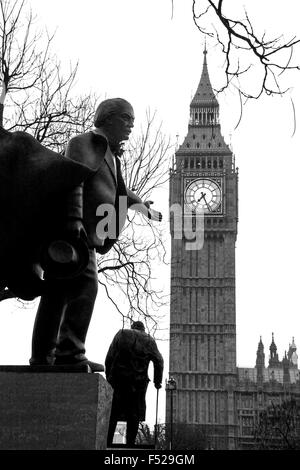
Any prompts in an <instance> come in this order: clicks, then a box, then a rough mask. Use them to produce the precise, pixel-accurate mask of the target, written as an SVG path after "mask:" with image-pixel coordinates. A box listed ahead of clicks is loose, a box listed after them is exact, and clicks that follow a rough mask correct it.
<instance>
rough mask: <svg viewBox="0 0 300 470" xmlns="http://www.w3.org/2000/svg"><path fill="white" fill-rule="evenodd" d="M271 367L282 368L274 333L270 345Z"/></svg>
mask: <svg viewBox="0 0 300 470" xmlns="http://www.w3.org/2000/svg"><path fill="white" fill-rule="evenodd" d="M269 367H280V362H279V359H278V354H277V346H276V344H275V342H274V333H272V342H271V344H270V359H269Z"/></svg>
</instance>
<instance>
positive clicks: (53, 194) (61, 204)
mask: <svg viewBox="0 0 300 470" xmlns="http://www.w3.org/2000/svg"><path fill="white" fill-rule="evenodd" d="M93 174H94V170H91V169H90V168H89V167H87V166H86V165H84V164H81V163H77V162H75V161H73V160H71V159H69V158H67V157H64V156H61V155H60V154H58V153H56V152H53V151H52V150H49V149H47V148H45V147H44V146H43V145H41V144H40V143H39V142H38V141H37V140H36V139H35V138H34V137H32V136H31V135H30V134H28V133H26V132H8V131H6V130H4V129H3V128H1V127H0V286H1V287H2V288H4V287H8V288H10V289H11V290H12V291H13V292H14V294H15V295H16V296H17V297H21V298H23V299H32V298H34V297H36V296H38V295H40V294H41V293H42V291H43V285H44V281H42V280H41V279H40V277H39V276H38V274H37V273H36V271H35V270H34V264H35V262H36V253H37V248H38V246H39V245H40V244H41V243H42V241H43V240H46V239H49V238H51V236H53V235H54V234H55V232H56V231H57V230H59V227H60V226H61V224H62V221H63V219H64V211H65V210H66V196H67V194H68V193H69V191H70V190H72V189H73V188H75V187H76V186H78V185H79V184H80V183H81V182H83V181H85V180H86V179H87V178H88V177H90V176H91V175H93Z"/></svg>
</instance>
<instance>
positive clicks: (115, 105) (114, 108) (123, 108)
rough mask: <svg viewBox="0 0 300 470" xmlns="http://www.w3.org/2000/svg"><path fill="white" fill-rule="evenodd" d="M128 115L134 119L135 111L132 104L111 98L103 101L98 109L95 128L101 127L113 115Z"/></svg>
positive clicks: (121, 99)
mask: <svg viewBox="0 0 300 470" xmlns="http://www.w3.org/2000/svg"><path fill="white" fill-rule="evenodd" d="M122 113H126V114H129V115H130V116H132V118H134V111H133V107H132V106H131V104H130V103H129V102H128V101H126V100H124V99H123V98H110V99H108V100H104V101H102V102H101V103H100V104H99V106H98V108H97V109H96V113H95V118H94V126H95V127H100V126H102V125H103V123H104V122H105V120H106V119H107V118H108V117H109V116H111V115H113V114H122Z"/></svg>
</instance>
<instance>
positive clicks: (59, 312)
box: [30, 98, 161, 371]
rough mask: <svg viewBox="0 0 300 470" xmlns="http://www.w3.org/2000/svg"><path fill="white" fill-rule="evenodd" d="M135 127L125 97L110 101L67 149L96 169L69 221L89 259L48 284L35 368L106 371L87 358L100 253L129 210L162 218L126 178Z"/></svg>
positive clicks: (73, 196)
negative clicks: (123, 162) (124, 161)
mask: <svg viewBox="0 0 300 470" xmlns="http://www.w3.org/2000/svg"><path fill="white" fill-rule="evenodd" d="M133 125H134V111H133V108H132V106H131V104H130V103H128V102H127V101H126V100H124V99H122V98H114V99H108V100H105V101H103V102H101V103H100V105H99V106H98V108H97V110H96V113H95V118H94V126H95V128H94V129H93V130H92V131H91V132H87V133H84V134H81V135H78V136H76V137H74V138H72V139H71V140H70V142H69V144H68V147H67V150H66V156H67V157H68V158H70V159H72V160H74V161H76V162H78V163H81V164H84V165H85V166H87V167H89V168H90V169H91V170H93V173H92V176H89V177H88V178H87V179H85V180H84V182H83V183H81V184H80V185H79V186H77V187H76V188H75V189H74V190H72V191H71V192H70V193H69V194H68V197H67V210H66V214H67V217H66V221H65V225H66V230H67V232H69V233H70V234H72V236H74V235H75V236H76V237H78V238H81V239H84V240H85V241H86V243H87V245H88V249H89V260H88V264H87V267H86V268H85V269H84V271H83V272H81V274H79V275H77V276H76V277H74V278H72V279H55V278H54V279H49V280H48V281H47V283H48V284H47V290H46V292H45V293H43V295H42V296H41V300H40V304H39V307H38V311H37V315H36V319H35V324H34V330H33V337H32V356H31V359H30V364H31V365H47V364H49V365H53V364H54V365H68V366H70V367H72V366H78V365H87V366H89V367H90V368H91V369H92V371H103V370H104V368H103V366H102V365H101V364H97V363H93V362H91V361H89V360H88V359H87V357H86V355H85V339H86V335H87V331H88V327H89V323H90V320H91V316H92V312H93V308H94V303H95V300H96V296H97V288H98V273H97V264H96V252H98V253H100V254H104V253H106V252H107V251H109V249H110V248H111V247H112V246H113V244H114V243H115V242H116V240H117V238H118V235H119V232H120V230H121V229H122V224H123V223H124V221H125V218H126V212H127V208H128V207H131V206H132V207H133V206H134V208H135V209H136V210H140V211H141V212H143V213H144V214H145V215H147V216H148V217H149V218H151V219H153V220H161V214H160V213H159V212H156V211H155V210H152V209H150V204H151V202H150V201H146V202H145V203H143V202H142V200H141V199H140V198H139V197H138V196H136V195H135V194H134V193H133V192H132V191H130V190H129V189H128V188H126V185H125V182H124V180H123V177H122V174H121V170H120V159H119V157H120V156H121V154H122V146H121V143H122V142H124V141H125V140H127V139H128V138H129V135H130V133H131V130H132V127H133ZM124 200H125V201H126V204H125V209H124ZM120 201H123V203H122V204H120ZM121 206H122V211H123V213H122V214H121V212H122V211H121ZM102 208H104V209H108V210H102ZM109 208H112V210H109ZM107 214H108V216H107ZM115 215H116V216H115ZM104 222H105V223H104Z"/></svg>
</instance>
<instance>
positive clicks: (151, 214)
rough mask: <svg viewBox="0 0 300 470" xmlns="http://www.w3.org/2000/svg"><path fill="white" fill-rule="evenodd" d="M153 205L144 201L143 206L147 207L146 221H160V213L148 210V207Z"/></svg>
mask: <svg viewBox="0 0 300 470" xmlns="http://www.w3.org/2000/svg"><path fill="white" fill-rule="evenodd" d="M151 204H153V201H146V202H144V205H145V206H146V207H147V209H148V211H147V217H148V219H151V220H154V221H155V222H161V221H162V213H161V212H159V211H156V210H154V209H151V208H150V205H151Z"/></svg>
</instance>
